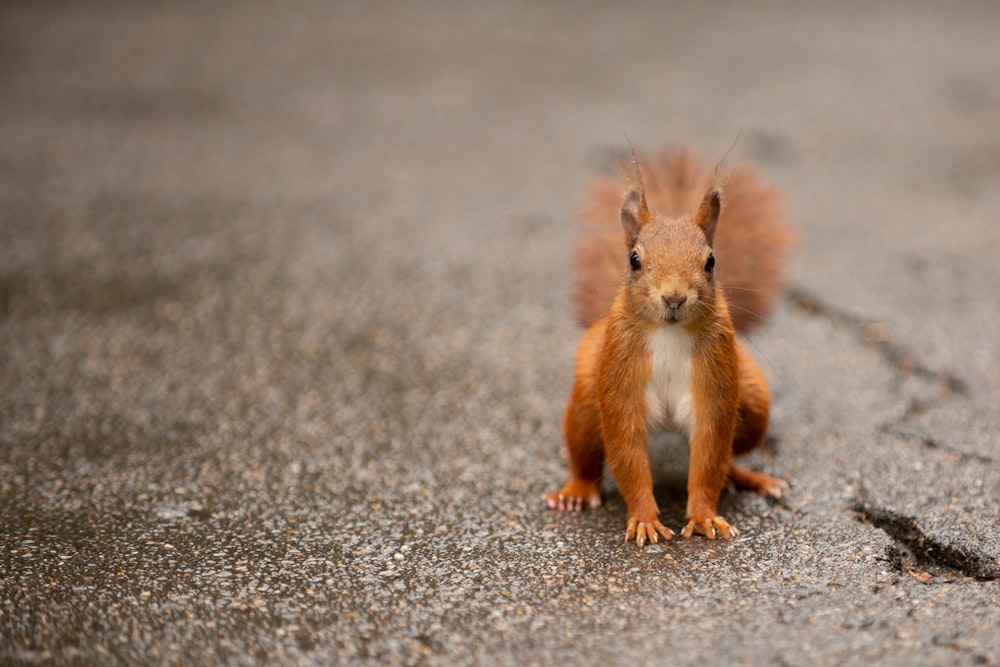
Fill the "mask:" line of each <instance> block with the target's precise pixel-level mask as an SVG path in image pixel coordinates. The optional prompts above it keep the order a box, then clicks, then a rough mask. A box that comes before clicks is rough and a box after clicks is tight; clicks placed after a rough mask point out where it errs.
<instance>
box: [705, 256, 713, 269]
mask: <svg viewBox="0 0 1000 667" xmlns="http://www.w3.org/2000/svg"><path fill="white" fill-rule="evenodd" d="M714 268H715V255H713V254H711V253H709V255H708V259H707V260H706V261H705V272H706V273H711V272H712V269H714Z"/></svg>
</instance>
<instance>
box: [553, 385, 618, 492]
mask: <svg viewBox="0 0 1000 667" xmlns="http://www.w3.org/2000/svg"><path fill="white" fill-rule="evenodd" d="M586 391H587V387H585V386H583V384H582V383H580V382H577V383H576V385H575V386H574V387H573V395H572V396H571V397H570V401H569V404H568V405H567V406H566V415H565V418H564V420H563V430H564V431H565V434H566V455H567V458H568V459H569V461H568V463H569V481H568V482H566V485H565V486H563V488H561V489H560V490H558V491H553V492H552V493H547V494H545V495H544V496H542V500H544V501H545V503H546V504H547V505H548V506H549V507H551V508H552V509H554V510H561V511H567V510H571V511H579V510H584V509H587V508H593V507H599V506H600V504H601V477H602V475H603V473H604V443H603V441H602V439H601V422H600V415H599V414H598V412H597V407H596V401H587V400H583V399H582V397H581V394H582V393H584V392H586Z"/></svg>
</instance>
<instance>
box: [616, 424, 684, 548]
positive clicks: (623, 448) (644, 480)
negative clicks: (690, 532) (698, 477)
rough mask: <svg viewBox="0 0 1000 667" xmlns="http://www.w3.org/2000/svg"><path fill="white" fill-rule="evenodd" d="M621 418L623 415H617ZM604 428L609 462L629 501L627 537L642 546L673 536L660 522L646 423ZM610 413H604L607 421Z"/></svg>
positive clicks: (619, 485)
mask: <svg viewBox="0 0 1000 667" xmlns="http://www.w3.org/2000/svg"><path fill="white" fill-rule="evenodd" d="M616 417H618V418H619V419H620V417H621V415H616ZM610 419H611V420H612V423H613V424H614V427H613V428H609V429H605V438H607V439H610V440H606V442H607V455H608V464H609V466H610V467H611V472H612V473H613V474H614V476H615V481H616V482H618V490H619V491H620V492H621V494H622V497H623V498H625V503H626V504H627V505H628V526H627V527H626V530H625V541H626V542H628V541H630V540H633V539H634V540H635V543H636V544H637V545H638V546H639V548H640V549H641V548H642V547H643V546H644V545H645V544H646V543H647V542H651V543H655V542H657V541H658V540H659V538H660V537H662V538H663V539H665V540H669V539H672V538H673V536H674V533H673V531H671V530H670V529H669V528H667V527H666V526H664V525H663V524H662V523H660V508H659V507H657V505H656V499H655V498H654V497H653V479H652V475H651V474H650V471H649V453H648V451H647V449H646V429H645V424H643V423H641V422H640V423H632V424H627V423H626V424H622V423H614V421H615V420H614V418H610ZM608 420H609V417H605V423H607V421H608Z"/></svg>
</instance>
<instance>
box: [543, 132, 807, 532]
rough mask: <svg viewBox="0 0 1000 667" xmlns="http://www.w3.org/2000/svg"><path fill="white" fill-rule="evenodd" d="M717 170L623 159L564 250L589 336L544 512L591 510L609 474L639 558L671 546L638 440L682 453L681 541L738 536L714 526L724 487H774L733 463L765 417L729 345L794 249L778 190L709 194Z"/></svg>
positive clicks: (763, 397)
mask: <svg viewBox="0 0 1000 667" xmlns="http://www.w3.org/2000/svg"><path fill="white" fill-rule="evenodd" d="M718 170H719V166H718V165H717V166H716V168H715V170H714V171H713V170H712V169H711V168H708V167H706V166H705V163H704V161H703V160H701V159H700V158H699V157H698V156H697V155H695V154H694V153H692V152H690V151H688V150H684V149H678V150H673V151H668V152H665V153H663V154H661V155H660V156H659V159H658V160H651V159H647V158H640V157H637V156H636V153H635V150H634V149H633V151H632V169H631V172H632V175H631V178H630V180H631V181H632V185H631V187H630V189H629V190H628V192H627V194H626V195H625V197H624V202H622V198H621V194H620V193H621V189H620V188H621V186H620V185H619V182H618V181H617V179H613V178H611V177H604V178H602V179H599V180H598V181H596V182H595V184H594V186H593V189H592V198H591V206H590V208H589V209H587V210H586V211H585V212H584V216H583V217H584V220H586V221H590V222H594V223H597V226H596V227H595V228H593V229H591V231H590V233H589V234H586V235H584V236H583V237H582V238H581V243H580V246H579V248H578V251H577V269H578V272H577V291H576V302H577V306H578V319H579V321H580V323H581V324H582V325H584V326H585V327H586V332H585V333H584V335H583V338H582V340H581V342H580V345H579V348H578V350H577V355H576V365H575V374H574V375H575V381H574V385H573V389H572V392H571V394H570V397H569V402H568V404H567V406H566V411H565V416H564V420H563V430H564V433H565V440H566V442H565V444H566V450H567V453H568V459H569V481H568V482H567V483H566V484H565V486H563V487H562V488H561V489H560V490H558V491H555V492H552V493H549V494H546V495H544V496H543V500H544V501H545V502H546V503H547V504H548V506H549V507H551V508H552V509H556V510H563V511H567V510H575V511H579V510H582V509H586V508H593V507H597V506H599V505H600V504H601V492H600V489H601V478H602V476H603V468H604V462H605V460H606V461H607V462H608V465H609V468H610V470H611V472H612V474H613V475H614V477H615V480H616V481H617V483H618V489H619V491H620V492H621V495H622V496H623V498H624V499H625V502H626V504H627V505H628V523H627V527H626V533H625V540H626V541H631V540H635V542H636V544H637V545H638V547H639V548H640V549H641V548H642V547H643V546H644V545H645V544H646V543H647V542H650V543H655V542H657V541H658V539H659V538H661V537H662V538H663V539H665V540H669V539H672V537H673V531H672V530H670V529H669V528H667V527H666V526H664V525H663V524H662V523H660V520H659V512H660V511H659V508H658V506H657V504H656V500H655V499H654V497H653V484H652V477H651V474H650V467H649V455H648V451H647V442H646V440H647V435H649V434H654V433H658V432H662V431H666V430H673V431H680V432H681V433H683V434H684V435H685V436H687V438H688V440H689V447H690V466H689V471H688V501H687V513H686V519H687V524H686V525H685V526H684V528H683V530H682V535H683V536H684V537H685V538H688V537H691V536H692V535H693V534H700V535H704V536H705V537H706V538H708V539H710V540H713V539H715V538H716V536H721V537H722V538H726V539H728V538H730V537H732V536H734V535H736V534H737V530H736V528H735V527H734V526H732V525H730V524H729V523H728V522H727V521H726V520H725V519H724V518H723V517H721V516H719V515H718V514H717V513H716V505H717V503H718V500H719V496H720V494H721V492H722V489H723V487H724V486H726V485H727V483H731V484H733V485H734V486H736V487H741V488H746V489H752V490H754V491H756V492H758V493H760V494H761V495H763V496H764V497H769V498H778V497H780V496H781V493H782V490H783V489H784V488H787V484H786V483H785V482H784V481H782V480H779V479H777V478H774V477H771V476H769V475H765V474H762V473H758V472H753V471H750V470H747V469H744V468H741V467H739V466H737V465H735V464H734V463H732V458H733V456H734V455H739V454H743V453H746V452H749V451H750V450H752V449H754V448H755V447H757V446H758V445H759V444H760V443H761V442H762V441H763V440H764V434H765V432H766V430H767V426H768V421H769V415H770V404H771V396H770V392H769V390H768V386H767V381H766V380H765V378H764V375H763V373H762V372H761V370H760V369H759V368H758V367H757V365H756V363H755V362H754V360H753V359H752V358H751V356H750V355H749V354H748V353H747V352H746V350H745V349H744V348H743V345H742V344H741V343H740V341H739V339H738V338H737V337H736V332H737V331H740V332H744V331H746V330H747V329H749V328H751V327H752V326H753V325H755V324H757V323H759V322H761V321H763V320H764V319H765V317H766V316H767V315H768V314H769V312H770V311H771V310H772V308H773V305H774V300H775V298H776V297H777V296H778V294H779V293H780V291H781V289H782V287H783V281H784V267H785V260H786V256H787V254H788V251H789V250H790V248H791V246H792V245H793V242H794V236H793V234H792V232H791V230H790V229H789V228H788V226H787V224H786V214H785V207H784V204H783V201H782V199H781V197H780V195H779V193H778V191H777V189H776V188H774V187H772V186H770V185H769V184H767V183H766V182H765V181H764V180H763V179H762V178H761V177H760V176H758V175H757V173H756V172H755V171H754V170H752V169H751V168H750V167H747V166H745V165H740V166H737V167H736V168H735V169H734V170H733V171H732V173H731V174H729V176H728V177H727V178H725V179H724V182H723V183H722V184H721V186H720V184H719V182H718V179H717V172H718ZM723 187H724V188H725V195H723V190H722V188H723ZM650 202H651V203H652V204H653V208H652V210H651V208H650V205H649V204H650ZM654 211H655V214H654ZM615 218H619V219H620V225H621V229H623V230H624V235H625V252H624V253H621V251H620V248H621V246H620V243H621V241H620V239H621V236H620V234H621V231H618V230H617V228H618V223H617V221H616V220H615ZM720 222H721V224H720ZM716 227H718V233H716ZM716 260H718V262H717V261H716ZM612 285H618V287H617V290H616V291H614V290H612V289H610V286H612Z"/></svg>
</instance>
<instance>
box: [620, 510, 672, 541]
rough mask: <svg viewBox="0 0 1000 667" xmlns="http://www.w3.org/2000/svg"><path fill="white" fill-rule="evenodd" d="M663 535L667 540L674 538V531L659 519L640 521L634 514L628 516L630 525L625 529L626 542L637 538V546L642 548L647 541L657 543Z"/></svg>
mask: <svg viewBox="0 0 1000 667" xmlns="http://www.w3.org/2000/svg"><path fill="white" fill-rule="evenodd" d="M661 536H662V537H663V539H665V540H672V539H673V538H674V531H672V530H670V529H669V528H667V527H666V526H664V525H663V524H662V523H660V520H659V519H656V518H654V519H653V520H652V521H639V520H638V519H636V518H635V517H634V516H630V517H629V518H628V527H627V528H626V529H625V541H626V542H630V541H632V540H635V543H636V546H638V547H639V548H640V549H641V548H642V547H643V546H645V544H646V542H649V543H650V544H656V543H657V542H658V541H659V539H660V537H661Z"/></svg>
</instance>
